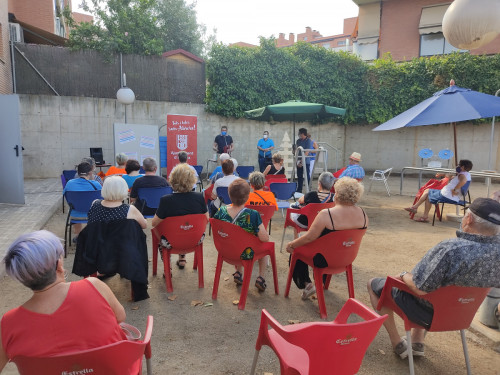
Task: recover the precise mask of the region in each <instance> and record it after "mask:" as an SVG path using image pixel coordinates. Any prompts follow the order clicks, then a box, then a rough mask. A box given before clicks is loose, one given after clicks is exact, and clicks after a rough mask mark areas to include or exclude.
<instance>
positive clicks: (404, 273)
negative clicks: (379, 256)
mask: <svg viewBox="0 0 500 375" xmlns="http://www.w3.org/2000/svg"><path fill="white" fill-rule="evenodd" d="M407 273H408V271H403V272H401V273H400V274H399V277H400V278H401V280H403V276H404V275H406V274H407Z"/></svg>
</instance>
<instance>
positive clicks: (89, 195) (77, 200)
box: [64, 190, 101, 212]
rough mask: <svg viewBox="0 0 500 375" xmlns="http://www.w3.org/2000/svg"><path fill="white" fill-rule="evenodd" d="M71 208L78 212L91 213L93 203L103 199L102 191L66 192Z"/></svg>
mask: <svg viewBox="0 0 500 375" xmlns="http://www.w3.org/2000/svg"><path fill="white" fill-rule="evenodd" d="M64 196H65V197H66V201H67V202H68V205H69V207H70V208H71V209H72V210H74V211H78V212H89V210H90V206H92V202H93V201H95V200H96V199H101V191H100V190H88V191H66V193H64Z"/></svg>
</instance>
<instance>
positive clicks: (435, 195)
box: [429, 189, 458, 204]
mask: <svg viewBox="0 0 500 375" xmlns="http://www.w3.org/2000/svg"><path fill="white" fill-rule="evenodd" d="M429 202H431V203H432V204H436V203H451V204H457V203H458V200H456V201H454V200H453V199H449V198H446V197H445V196H444V195H443V194H441V190H436V189H429Z"/></svg>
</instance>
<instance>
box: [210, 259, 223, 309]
mask: <svg viewBox="0 0 500 375" xmlns="http://www.w3.org/2000/svg"><path fill="white" fill-rule="evenodd" d="M222 262H223V260H222V255H220V254H219V255H218V256H217V266H216V267H215V277H214V289H213V291H212V299H217V292H218V291H219V280H220V273H221V271H222Z"/></svg>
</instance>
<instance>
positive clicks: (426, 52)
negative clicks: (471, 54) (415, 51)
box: [420, 33, 466, 56]
mask: <svg viewBox="0 0 500 375" xmlns="http://www.w3.org/2000/svg"><path fill="white" fill-rule="evenodd" d="M455 51H460V52H466V50H461V49H458V48H455V47H453V46H452V45H451V44H450V43H448V42H447V41H446V39H445V38H444V35H443V33H433V34H423V35H420V56H433V55H446V54H448V53H452V52H455Z"/></svg>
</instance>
